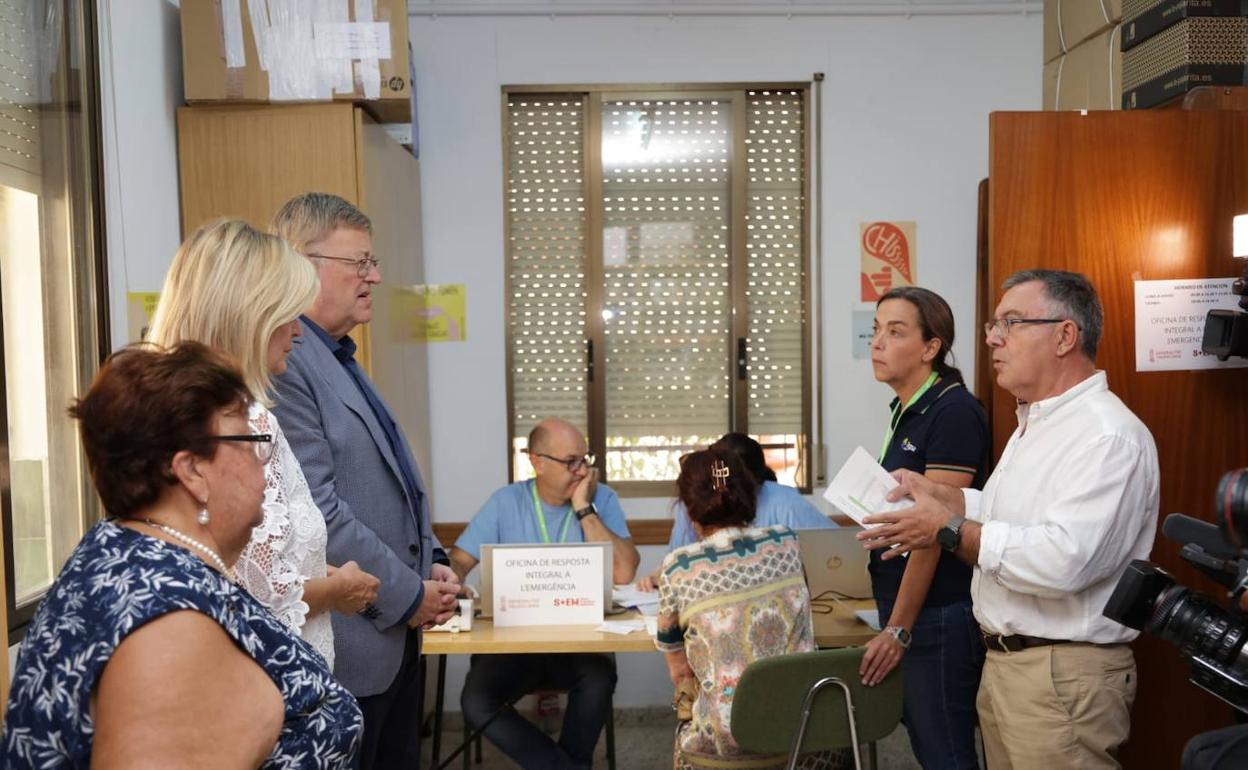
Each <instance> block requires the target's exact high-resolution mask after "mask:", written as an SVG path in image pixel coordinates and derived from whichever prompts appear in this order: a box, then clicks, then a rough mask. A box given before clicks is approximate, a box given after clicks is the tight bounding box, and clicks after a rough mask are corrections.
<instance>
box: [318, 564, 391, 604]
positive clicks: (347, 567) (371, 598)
mask: <svg viewBox="0 0 1248 770" xmlns="http://www.w3.org/2000/svg"><path fill="white" fill-rule="evenodd" d="M325 570H326V577H327V578H329V584H330V585H331V586H333V589H332V591H331V592H330V606H331V607H333V609H334V610H335V611H336V612H341V613H342V614H343V615H354V614H355V613H357V612H359V611H360V610H362V609H364V607H365V605H368V604H372V603H373V602H375V601H377V589H378V588H379V587H380V586H381V581H380V580H378V579H377V578H376V577H374V576H372V575H370V574H368V573H367V572H365V571H364V570H362V569H360V565H358V564H356V563H355V562H353V561H349V562H347V563H346V564H343V565H342V566H341V567H335V566H333V565H332V564H331V565H328V566H326V568H325Z"/></svg>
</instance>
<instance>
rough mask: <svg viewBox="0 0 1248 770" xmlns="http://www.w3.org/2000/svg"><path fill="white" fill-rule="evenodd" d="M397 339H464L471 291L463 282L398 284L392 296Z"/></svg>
mask: <svg viewBox="0 0 1248 770" xmlns="http://www.w3.org/2000/svg"><path fill="white" fill-rule="evenodd" d="M390 316H391V317H390V324H391V330H392V332H393V334H394V338H395V339H396V340H401V341H406V342H463V341H464V340H466V339H467V338H468V333H467V323H466V319H467V291H466V290H465V287H464V284H462V283H442V284H421V285H417V286H396V287H393V293H392V294H391V298H390Z"/></svg>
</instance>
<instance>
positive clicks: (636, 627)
mask: <svg viewBox="0 0 1248 770" xmlns="http://www.w3.org/2000/svg"><path fill="white" fill-rule="evenodd" d="M645 627H646V624H645V623H644V622H643V621H640V620H608V621H606V622H605V623H603V624H602V625H601V626H598V628H596V629H594V630H595V631H605V632H606V633H608V634H620V635H624V634H631V633H633V632H634V631H640V630H642V629H643V628H645Z"/></svg>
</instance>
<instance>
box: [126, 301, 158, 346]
mask: <svg viewBox="0 0 1248 770" xmlns="http://www.w3.org/2000/svg"><path fill="white" fill-rule="evenodd" d="M159 301H160V292H158V291H132V292H128V293H127V294H126V326H127V328H128V329H129V332H130V341H131V342H139V341H140V340H142V339H144V338H145V337H147V329H148V327H149V326H151V325H152V316H153V315H154V314H155V313H156V304H157V303H158V302H159Z"/></svg>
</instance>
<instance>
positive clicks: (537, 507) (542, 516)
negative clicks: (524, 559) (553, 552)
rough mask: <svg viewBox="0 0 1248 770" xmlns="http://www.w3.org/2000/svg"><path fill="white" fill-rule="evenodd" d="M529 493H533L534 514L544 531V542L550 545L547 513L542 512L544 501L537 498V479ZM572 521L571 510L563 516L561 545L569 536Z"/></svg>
mask: <svg viewBox="0 0 1248 770" xmlns="http://www.w3.org/2000/svg"><path fill="white" fill-rule="evenodd" d="M529 491H531V492H532V493H533V512H534V513H535V514H537V526H538V527H540V528H541V530H542V542H543V543H549V542H550V533H549V532H547V531H546V512H545V511H544V510H542V500H541V498H539V497H538V496H537V479H534V480H533V483H532V484H530V485H529ZM571 520H572V511H571V509H569V510H568V512H567V513H565V514H563V528H562V529H560V530H559V542H560V543H562V542H563V539H564V538H565V537H567V536H568V522H569V521H571Z"/></svg>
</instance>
